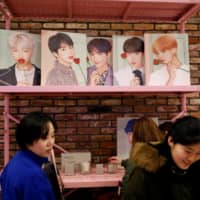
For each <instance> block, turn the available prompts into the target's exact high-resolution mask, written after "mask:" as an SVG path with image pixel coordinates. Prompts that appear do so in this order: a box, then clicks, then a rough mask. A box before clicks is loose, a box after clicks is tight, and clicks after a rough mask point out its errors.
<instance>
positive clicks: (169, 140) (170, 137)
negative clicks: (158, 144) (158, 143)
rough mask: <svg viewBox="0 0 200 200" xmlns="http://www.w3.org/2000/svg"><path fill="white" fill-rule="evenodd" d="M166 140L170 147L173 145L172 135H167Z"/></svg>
mask: <svg viewBox="0 0 200 200" xmlns="http://www.w3.org/2000/svg"><path fill="white" fill-rule="evenodd" d="M167 142H168V145H169V146H170V147H172V146H173V145H174V142H173V138H172V136H169V137H168V139H167Z"/></svg>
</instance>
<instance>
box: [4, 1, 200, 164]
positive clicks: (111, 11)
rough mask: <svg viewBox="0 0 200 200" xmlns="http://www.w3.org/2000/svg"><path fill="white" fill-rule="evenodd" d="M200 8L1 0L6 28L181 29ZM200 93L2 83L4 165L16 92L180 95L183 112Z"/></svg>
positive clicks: (190, 88)
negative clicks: (16, 23)
mask: <svg viewBox="0 0 200 200" xmlns="http://www.w3.org/2000/svg"><path fill="white" fill-rule="evenodd" d="M198 11H200V0H181V1H177V0H95V1H94V0H84V1H80V0H59V1H55V0H43V1H42V3H41V1H40V0H28V1H23V4H22V3H21V0H15V1H13V0H4V1H1V2H0V12H1V13H2V15H3V17H4V19H5V28H6V29H10V27H11V21H12V20H13V19H15V20H20V19H22V20H25V19H26V20H30V21H32V20H33V19H35V20H36V19H43V20H60V21H63V22H74V21H80V22H81V21H84V22H86V21H94V22H106V21H109V22H111V21H113V22H152V23H155V22H165V23H177V24H179V29H180V32H184V30H185V23H186V22H187V20H188V19H189V18H190V17H191V16H192V15H194V14H195V13H197V12H198ZM196 92H197V93H199V92H200V86H195V85H193V86H175V87H157V86H155V87H152V86H138V87H135V88H132V87H121V86H120V87H118V86H97V87H90V86H65V87H62V86H56V87H52V86H49V87H48V86H30V87H18V86H1V87H0V95H2V96H3V98H4V139H3V140H4V164H6V163H7V162H8V160H9V121H10V120H14V121H15V122H18V120H16V119H15V118H14V117H13V116H12V115H11V114H10V111H9V104H10V97H11V96H19V95H24V96H28V95H38V96H48V95H50V96H57V95H60V96H61V95H67V96H70V95H72V96H74V95H79V96H81V95H83V96H87V95H97V94H98V95H102V96H103V95H110V96H112V95H141V94H142V95H168V94H175V95H179V97H180V98H181V105H182V108H181V110H182V112H186V109H187V108H186V98H187V94H191V93H196Z"/></svg>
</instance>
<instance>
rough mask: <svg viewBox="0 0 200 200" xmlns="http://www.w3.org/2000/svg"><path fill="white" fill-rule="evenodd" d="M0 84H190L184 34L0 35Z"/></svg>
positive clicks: (45, 33)
mask: <svg viewBox="0 0 200 200" xmlns="http://www.w3.org/2000/svg"><path fill="white" fill-rule="evenodd" d="M0 43H1V49H0V85H6V86H9V85H18V86H27V85H56V86H58V85H77V86H78V85H88V86H98V85H118V86H139V85H158V86H174V85H190V66H189V50H188V35H187V34H185V33H166V34H163V33H162V34H157V33H151V34H150V33H148V34H144V36H143V37H139V36H133V35H130V36H118V35H113V36H112V37H110V38H106V37H87V35H86V34H82V33H71V32H59V31H49V30H42V31H41V34H40V35H39V34H31V33H27V32H19V31H12V30H0Z"/></svg>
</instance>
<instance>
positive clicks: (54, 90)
mask: <svg viewBox="0 0 200 200" xmlns="http://www.w3.org/2000/svg"><path fill="white" fill-rule="evenodd" d="M194 92H200V85H191V86H173V87H167V86H163V87H161V86H138V87H128V86H127V87H126V86H96V87H91V86H25V87H23V86H1V87H0V95H5V94H12V95H19V94H33V95H37V94H38V95H45V94H55V95H56V94H66V95H69V94H74V95H75V94H82V95H88V94H89V95H90V94H96V93H100V94H105V95H112V94H130V93H131V94H137V93H139V94H141V93H143V94H152V93H153V94H160V93H166V94H169V93H194Z"/></svg>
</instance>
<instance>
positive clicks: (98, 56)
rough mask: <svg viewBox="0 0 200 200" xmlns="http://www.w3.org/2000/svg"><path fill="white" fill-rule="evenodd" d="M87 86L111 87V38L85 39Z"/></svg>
mask: <svg viewBox="0 0 200 200" xmlns="http://www.w3.org/2000/svg"><path fill="white" fill-rule="evenodd" d="M87 85H89V86H103V85H113V64H112V38H104V37H88V38H87Z"/></svg>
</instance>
